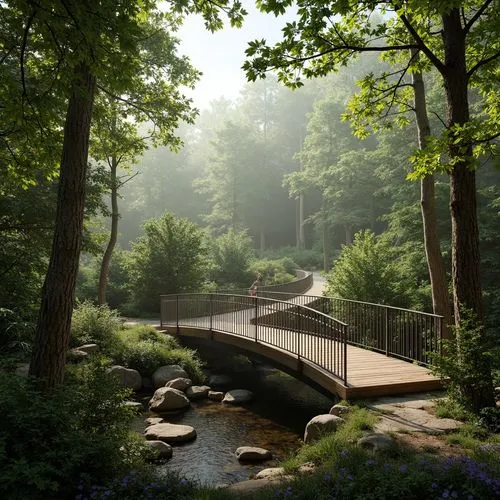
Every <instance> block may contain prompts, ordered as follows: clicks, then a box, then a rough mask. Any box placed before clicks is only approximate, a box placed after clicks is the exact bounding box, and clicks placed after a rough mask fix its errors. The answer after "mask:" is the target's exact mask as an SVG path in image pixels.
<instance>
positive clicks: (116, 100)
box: [91, 16, 198, 304]
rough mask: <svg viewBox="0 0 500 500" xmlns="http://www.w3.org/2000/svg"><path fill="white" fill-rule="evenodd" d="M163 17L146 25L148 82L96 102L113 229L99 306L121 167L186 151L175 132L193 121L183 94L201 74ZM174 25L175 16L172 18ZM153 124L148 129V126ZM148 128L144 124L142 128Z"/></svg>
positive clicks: (97, 140) (95, 153)
mask: <svg viewBox="0 0 500 500" xmlns="http://www.w3.org/2000/svg"><path fill="white" fill-rule="evenodd" d="M162 21H163V20H162V19H160V18H159V16H156V17H152V18H151V19H150V21H149V23H148V25H146V26H145V28H144V31H145V36H144V39H143V40H142V41H140V44H141V49H140V50H141V57H142V59H143V62H142V64H143V67H142V71H141V73H142V74H143V78H141V79H137V80H136V81H135V82H134V84H135V86H134V87H133V88H131V89H129V91H128V94H127V98H126V99H124V98H121V97H119V96H116V97H115V96H110V95H109V93H107V94H106V93H102V94H101V96H100V97H99V99H97V100H96V108H97V109H96V112H95V124H94V127H93V137H92V139H93V141H92V150H91V154H92V157H93V158H94V159H95V160H97V161H99V160H101V161H104V162H106V163H107V165H108V167H109V174H110V179H109V189H110V195H111V229H110V235H109V240H108V244H107V245H106V249H105V251H104V254H103V258H102V263H101V271H100V275H99V286H98V303H99V304H105V303H106V287H107V280H108V272H109V266H110V263H111V256H112V253H113V249H114V247H115V245H116V241H117V238H118V218H119V212H118V190H119V189H120V187H121V186H122V185H123V184H124V183H125V182H128V181H129V180H130V179H131V176H130V175H127V174H125V175H124V177H119V176H118V174H117V172H118V168H119V167H125V168H126V167H127V166H130V165H131V164H133V163H134V162H135V161H136V159H137V157H138V156H140V155H141V154H142V153H143V152H144V151H145V150H146V148H147V147H148V146H149V145H153V146H156V145H168V146H169V147H170V148H172V149H174V150H178V148H179V147H180V139H179V137H177V136H176V135H175V134H174V132H175V129H176V128H177V126H178V123H179V121H180V120H184V121H186V122H189V123H193V119H194V116H195V112H194V111H193V110H191V107H190V103H191V101H190V100H189V99H188V98H186V97H185V96H184V95H182V93H181V92H180V91H179V88H180V87H182V86H186V87H192V86H193V85H194V82H195V81H196V78H197V76H198V73H197V72H196V71H195V70H194V68H192V66H191V65H190V64H189V62H188V61H187V59H186V58H184V57H180V56H178V55H177V54H176V48H177V40H176V39H175V38H174V37H173V36H172V35H171V33H169V32H167V31H165V30H164V29H162V27H163V26H164V24H162ZM169 21H170V22H171V23H174V22H175V18H172V17H170V18H169ZM144 122H148V126H147V129H146V127H145V126H144V125H143V124H144ZM141 125H142V126H141Z"/></svg>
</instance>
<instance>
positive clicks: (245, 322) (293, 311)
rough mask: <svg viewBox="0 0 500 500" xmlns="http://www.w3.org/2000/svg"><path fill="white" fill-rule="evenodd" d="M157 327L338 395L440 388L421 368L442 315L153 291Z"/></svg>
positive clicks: (271, 296)
mask: <svg viewBox="0 0 500 500" xmlns="http://www.w3.org/2000/svg"><path fill="white" fill-rule="evenodd" d="M161 327H162V329H164V330H166V331H168V332H169V333H171V334H174V335H180V336H191V337H198V338H204V339H210V340H212V341H214V342H221V343H224V344H228V345H231V346H234V347H236V348H238V349H240V350H244V351H246V352H248V353H250V354H252V353H253V354H256V355H258V356H260V357H263V358H265V359H268V360H269V361H270V362H273V363H275V364H277V365H279V366H281V367H283V368H284V369H286V370H287V371H289V372H295V373H297V374H298V375H300V376H301V377H303V378H306V379H308V380H310V381H311V382H313V383H314V384H315V385H317V386H320V387H321V388H323V389H324V390H326V391H327V392H330V393H332V394H337V395H338V396H340V397H341V398H343V399H347V400H350V399H356V398H369V397H377V396H383V395H395V394H405V393H410V392H422V391H428V390H435V389H439V388H441V381H440V379H439V378H437V377H435V376H433V375H431V374H430V372H429V368H428V364H429V353H430V352H433V351H436V350H437V349H438V348H439V340H440V338H441V328H442V318H441V317H440V316H436V315H433V314H427V313H421V312H418V311H410V310H405V309H399V308H395V307H390V306H384V305H379V304H369V303H363V302H356V301H350V300H343V299H335V298H329V297H319V296H310V295H296V294H286V293H283V292H272V291H263V292H259V296H258V297H250V296H248V295H244V294H229V293H205V294H200V293H195V294H177V295H164V296H162V297H161Z"/></svg>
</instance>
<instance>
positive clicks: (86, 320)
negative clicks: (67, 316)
mask: <svg viewBox="0 0 500 500" xmlns="http://www.w3.org/2000/svg"><path fill="white" fill-rule="evenodd" d="M120 328H121V321H120V318H119V316H118V312H117V311H115V310H112V309H110V308H109V307H108V306H96V305H94V304H92V303H91V302H89V301H86V302H82V303H81V304H78V306H77V307H76V308H75V310H74V312H73V318H72V321H71V345H72V346H73V347H77V346H79V345H82V344H89V343H96V344H98V345H99V347H100V349H102V350H103V351H106V350H108V349H110V348H111V347H112V346H113V345H114V343H115V342H116V338H117V337H116V336H117V333H118V331H119V330H120Z"/></svg>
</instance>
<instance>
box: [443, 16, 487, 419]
mask: <svg viewBox="0 0 500 500" xmlns="http://www.w3.org/2000/svg"><path fill="white" fill-rule="evenodd" d="M442 20H443V42H444V63H445V64H444V66H445V67H444V69H443V70H442V74H443V79H444V86H445V91H446V104H447V125H448V130H449V133H450V135H451V137H450V141H449V146H448V154H449V155H450V160H451V163H452V169H451V173H450V213H451V230H452V280H453V306H454V313H455V324H456V325H457V326H458V325H460V322H461V319H462V314H463V309H462V308H467V309H469V310H472V311H473V313H475V315H476V316H477V319H478V321H479V322H480V323H482V322H483V319H484V317H483V305H482V297H481V281H480V257H479V228H478V221H477V207H476V173H475V170H474V167H475V165H474V158H473V155H472V144H471V142H470V140H469V139H467V138H460V137H458V134H457V139H460V140H459V141H458V142H457V141H454V139H455V137H453V135H454V134H453V127H454V126H456V125H463V124H466V123H467V122H468V121H469V103H468V95H467V91H468V75H467V66H466V45H465V37H466V33H465V31H464V29H463V28H462V25H461V18H460V10H459V9H458V8H453V9H451V10H450V11H449V12H448V13H447V14H445V15H443V16H442ZM457 342H458V343H460V338H457ZM477 377H478V378H479V379H480V380H481V381H482V382H483V383H482V384H481V389H478V390H474V391H473V393H472V394H469V396H470V398H471V401H472V404H473V409H474V410H475V411H479V410H480V409H481V408H483V407H486V406H494V397H493V383H492V377H491V369H490V366H489V363H488V362H486V360H484V359H483V360H482V363H481V372H480V373H479V370H478V373H477Z"/></svg>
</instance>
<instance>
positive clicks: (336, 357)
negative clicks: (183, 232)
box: [161, 293, 347, 384]
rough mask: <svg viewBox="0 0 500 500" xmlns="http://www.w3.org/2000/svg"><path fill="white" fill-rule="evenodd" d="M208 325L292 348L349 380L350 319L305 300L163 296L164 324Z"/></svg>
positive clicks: (262, 341) (253, 339) (294, 351)
mask: <svg viewBox="0 0 500 500" xmlns="http://www.w3.org/2000/svg"><path fill="white" fill-rule="evenodd" d="M169 325H170V326H174V325H175V326H176V328H177V331H179V329H180V327H192V328H204V329H207V330H210V331H214V330H215V331H219V332H223V333H229V334H232V335H238V336H240V337H245V338H247V339H249V340H252V341H255V342H260V343H264V344H267V345H270V346H273V347H276V348H278V349H281V350H284V351H287V352H290V353H292V354H294V355H296V356H297V357H298V358H299V359H305V360H308V361H310V362H311V363H314V364H315V365H317V366H319V367H321V368H323V369H324V370H326V371H328V372H330V373H332V374H333V375H335V376H336V377H338V378H340V379H341V380H342V381H343V382H344V383H345V384H347V336H346V334H347V325H346V324H345V323H344V322H342V321H339V320H337V319H335V318H333V317H331V316H329V315H327V314H325V313H323V312H321V311H318V310H315V309H313V308H310V307H307V306H305V305H297V304H292V303H290V302H287V301H282V300H276V299H273V298H264V297H250V296H248V295H231V294H218V293H193V294H176V295H162V296H161V326H162V327H165V326H169Z"/></svg>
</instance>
